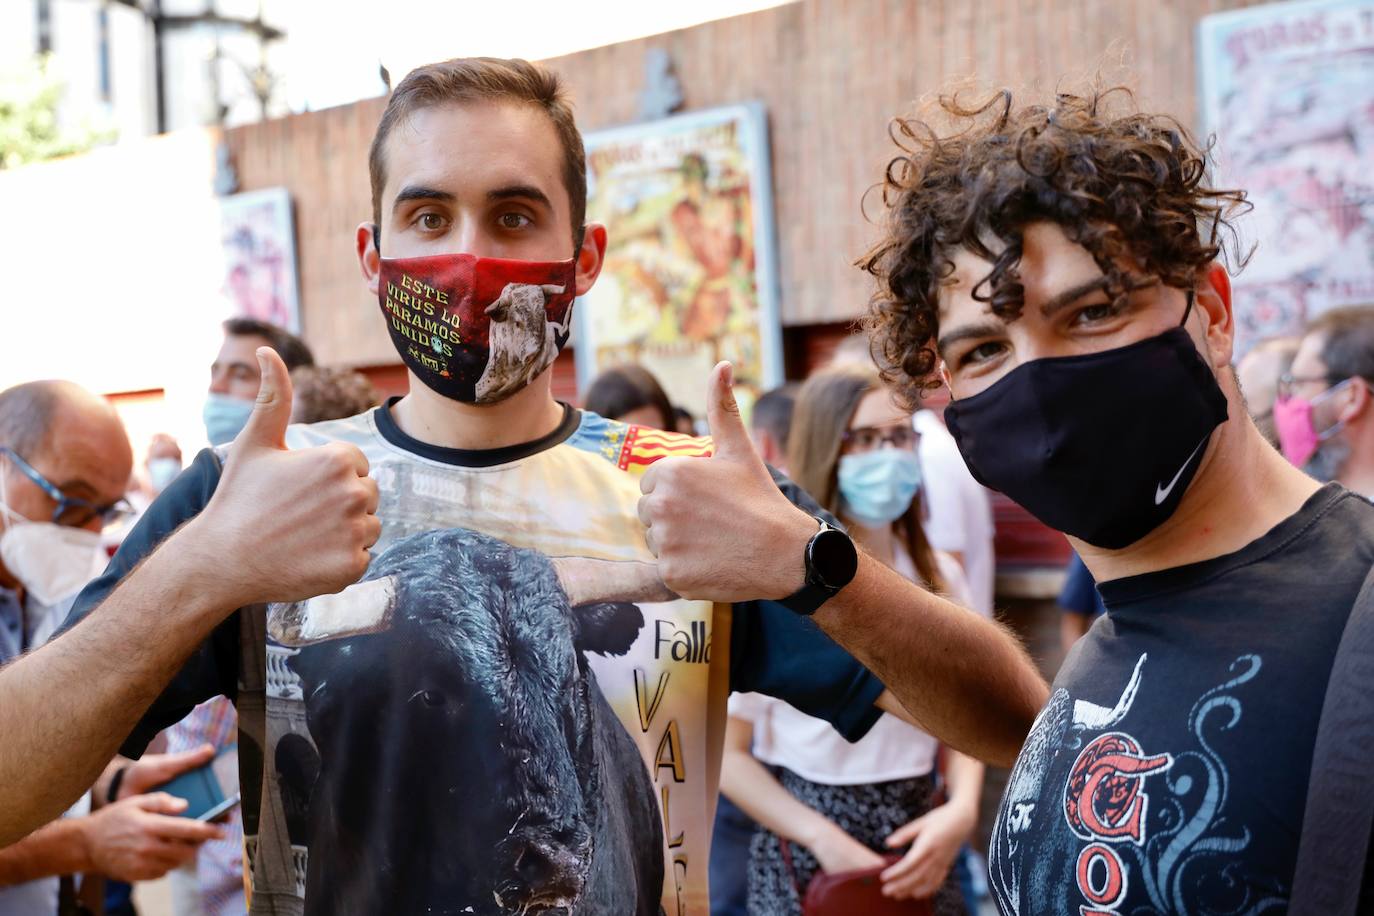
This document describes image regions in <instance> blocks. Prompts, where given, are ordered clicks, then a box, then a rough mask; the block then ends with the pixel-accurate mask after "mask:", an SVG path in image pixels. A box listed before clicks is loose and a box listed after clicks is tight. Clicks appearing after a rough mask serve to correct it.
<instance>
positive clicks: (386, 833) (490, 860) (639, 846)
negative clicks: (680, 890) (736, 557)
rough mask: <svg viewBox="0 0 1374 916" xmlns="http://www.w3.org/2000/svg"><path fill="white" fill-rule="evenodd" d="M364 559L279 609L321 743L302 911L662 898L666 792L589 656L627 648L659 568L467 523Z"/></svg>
mask: <svg viewBox="0 0 1374 916" xmlns="http://www.w3.org/2000/svg"><path fill="white" fill-rule="evenodd" d="M368 575H369V578H367V579H366V580H365V581H363V582H360V583H358V584H357V585H354V586H351V587H350V588H348V589H345V590H344V591H343V592H341V593H339V594H338V595H331V596H324V597H322V598H316V599H312V600H311V601H307V602H303V603H299V604H293V605H284V606H275V607H273V608H272V610H271V612H270V614H269V633H270V634H271V635H272V637H273V638H274V639H276V640H277V641H279V642H282V643H284V644H287V645H293V646H300V647H302V649H301V652H300V654H299V655H297V656H296V657H294V658H293V659H292V660H291V662H290V664H291V667H292V668H293V669H294V670H295V671H296V673H297V674H298V675H299V676H300V678H301V682H302V690H303V692H304V696H305V705H306V719H307V725H308V728H309V731H310V735H311V737H312V738H313V739H314V742H315V745H316V746H317V747H318V749H319V755H320V766H319V775H318V776H317V777H316V779H315V782H314V785H313V787H309V788H308V789H307V791H308V793H309V798H310V802H309V817H308V821H309V834H310V837H309V847H310V856H309V867H308V872H307V882H306V885H307V886H306V907H307V911H308V912H311V913H376V912H428V911H432V912H436V913H438V912H443V913H449V912H452V913H464V912H471V913H487V914H497V913H529V914H537V913H564V914H591V913H611V912H615V913H644V914H654V913H658V911H659V906H658V901H659V897H660V894H661V890H662V883H663V869H664V865H663V855H662V823H661V819H660V815H659V811H658V806H657V802H656V800H655V797H654V792H653V788H652V785H651V783H650V781H649V775H648V772H647V770H646V768H645V765H644V762H643V760H642V759H641V757H640V755H639V752H638V749H637V748H636V746H635V744H634V742H633V740H632V739H631V738H630V736H629V734H628V733H627V732H626V731H625V729H624V727H623V726H622V725H621V724H620V721H619V720H618V719H617V718H616V716H615V713H614V712H613V711H612V709H611V708H610V706H609V705H608V704H607V702H606V700H605V699H604V697H603V696H602V694H601V691H600V688H599V687H598V686H597V683H596V678H595V676H594V675H593V673H592V671H591V669H590V667H589V666H588V664H587V662H586V659H585V657H584V653H587V652H595V653H599V654H603V655H622V654H624V653H625V652H627V651H628V650H629V648H630V646H631V644H633V642H634V641H635V639H636V638H637V636H638V634H639V631H640V629H641V627H642V626H643V621H644V618H643V614H642V613H641V611H640V609H639V608H638V607H637V606H636V604H635V602H653V601H664V600H668V599H670V598H672V597H673V596H672V595H671V593H670V592H668V591H667V589H666V588H665V587H664V586H663V585H662V582H661V580H659V578H658V574H657V570H656V569H655V568H654V567H653V566H652V565H651V564H645V563H633V562H625V563H622V562H610V561H604V560H591V559H582V558H563V559H556V560H551V559H550V558H548V557H546V556H545V555H544V554H542V553H539V552H538V551H534V550H525V549H520V548H515V547H512V546H510V545H509V544H506V543H504V542H502V541H499V540H497V539H495V538H492V537H488V536H486V535H482V534H477V533H475V532H471V531H465V530H458V529H453V530H444V531H434V532H427V533H424V534H419V535H414V536H411V537H408V538H405V539H403V540H401V541H398V542H396V543H395V544H393V545H392V546H391V547H390V548H388V549H387V550H386V551H385V552H384V553H382V554H381V556H379V557H378V558H377V559H376V560H375V561H374V563H373V566H372V569H371V570H370V571H369V574H368ZM468 907H470V908H471V909H467V908H468Z"/></svg>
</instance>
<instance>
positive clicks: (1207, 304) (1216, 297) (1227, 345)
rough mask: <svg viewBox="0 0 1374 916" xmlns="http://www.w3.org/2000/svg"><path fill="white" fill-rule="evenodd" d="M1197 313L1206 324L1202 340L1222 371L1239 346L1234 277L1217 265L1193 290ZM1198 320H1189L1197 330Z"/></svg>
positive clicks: (1216, 367) (1214, 365)
mask: <svg viewBox="0 0 1374 916" xmlns="http://www.w3.org/2000/svg"><path fill="white" fill-rule="evenodd" d="M1193 311H1195V312H1197V313H1198V317H1199V318H1200V319H1201V320H1202V326H1201V330H1202V337H1203V342H1204V343H1205V344H1206V346H1207V353H1208V355H1209V356H1210V358H1211V363H1212V368H1213V369H1216V370H1218V371H1220V370H1222V369H1225V368H1226V367H1227V366H1230V365H1231V358H1232V356H1233V355H1234V353H1235V344H1236V316H1235V312H1234V311H1233V310H1232V308H1231V275H1230V274H1228V273H1227V272H1226V268H1225V267H1223V266H1221V265H1220V264H1218V263H1217V262H1215V261H1213V262H1212V263H1211V264H1209V265H1208V266H1207V269H1206V270H1205V271H1204V272H1203V275H1202V277H1201V279H1200V280H1199V282H1198V284H1197V286H1196V288H1195V289H1194V290H1193ZM1194 321H1195V319H1191V318H1190V320H1189V322H1188V323H1189V324H1190V325H1192V326H1193V327H1194V328H1196V327H1197V325H1196V324H1194Z"/></svg>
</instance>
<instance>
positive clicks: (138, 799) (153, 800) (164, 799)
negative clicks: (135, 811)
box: [130, 792, 187, 814]
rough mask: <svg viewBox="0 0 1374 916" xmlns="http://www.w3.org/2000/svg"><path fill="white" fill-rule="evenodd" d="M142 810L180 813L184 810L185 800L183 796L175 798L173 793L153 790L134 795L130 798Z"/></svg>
mask: <svg viewBox="0 0 1374 916" xmlns="http://www.w3.org/2000/svg"><path fill="white" fill-rule="evenodd" d="M130 801H132V802H133V803H134V804H136V805H138V806H139V807H140V808H142V809H143V810H144V811H151V812H152V813H154V814H180V813H181V812H183V811H185V810H186V805H187V801H186V799H184V798H177V797H176V796H175V795H168V794H167V793H166V792H154V793H152V794H151V795H135V796H134V797H133V798H132V799H130Z"/></svg>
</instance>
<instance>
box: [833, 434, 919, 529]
mask: <svg viewBox="0 0 1374 916" xmlns="http://www.w3.org/2000/svg"><path fill="white" fill-rule="evenodd" d="M839 483H840V500H841V510H840V511H841V512H842V513H843V514H845V515H847V516H849V517H850V518H852V519H853V520H854V521H856V522H859V523H860V524H862V525H867V526H869V527H870V528H876V527H878V526H880V525H888V524H891V523H892V522H895V521H896V520H897V519H899V518H901V517H902V513H904V512H906V510H907V509H908V508H910V507H911V501H912V500H913V499H915V498H916V493H917V491H918V490H920V489H921V461H920V459H919V458H917V457H916V453H915V452H913V451H911V450H910V449H905V448H879V449H876V450H874V451H871V452H864V453H863V454H859V455H844V456H842V457H841V458H840V468H839Z"/></svg>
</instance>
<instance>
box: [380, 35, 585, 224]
mask: <svg viewBox="0 0 1374 916" xmlns="http://www.w3.org/2000/svg"><path fill="white" fill-rule="evenodd" d="M475 101H504V102H515V103H517V104H526V105H535V106H537V107H538V108H540V109H542V110H543V112H544V113H545V114H546V115H548V117H549V120H550V121H551V122H552V123H553V128H554V131H555V132H556V133H557V134H558V141H559V143H560V144H561V145H562V147H563V184H564V185H565V186H566V187H567V191H568V202H569V203H570V204H571V208H572V235H573V245H574V246H575V247H577V248H580V247H581V246H582V227H583V223H584V222H585V221H586V219H587V156H586V152H585V150H584V149H583V146H582V134H580V133H578V130H577V123H576V121H575V120H574V119H573V112H572V104H571V102H570V101H569V99H568V93H567V91H566V90H565V89H564V86H563V81H562V80H561V79H559V77H558V74H556V73H554V72H553V71H552V70H549V69H547V68H545V67H541V66H539V65H538V64H532V63H530V62H529V61H527V60H520V59H518V58H515V59H511V60H504V59H501V58H496V57H460V58H455V59H453V60H446V61H441V62H439V63H435V64H426V65H425V66H423V67H417V68H416V69H414V70H412V71H410V73H409V74H407V75H406V78H405V79H403V80H401V82H400V84H399V85H397V86H396V88H395V89H394V90H392V93H391V97H390V98H388V99H387V102H386V110H385V111H383V112H382V119H381V121H379V122H378V123H377V133H376V134H375V135H374V136H373V138H372V148H371V150H370V151H369V152H368V154H367V169H368V174H369V176H370V178H371V180H372V222H373V223H374V224H375V225H376V226H377V227H380V225H381V222H382V188H383V187H385V185H386V139H387V137H388V136H390V135H391V131H392V130H393V129H394V128H395V127H396V125H397V124H399V123H401V122H402V121H404V120H405V119H406V118H407V117H409V116H410V115H411V114H413V113H415V112H416V111H419V110H421V109H424V108H433V107H436V106H439V105H450V104H455V103H458V104H461V103H463V102H475ZM375 231H380V228H378V229H377V230H375Z"/></svg>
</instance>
